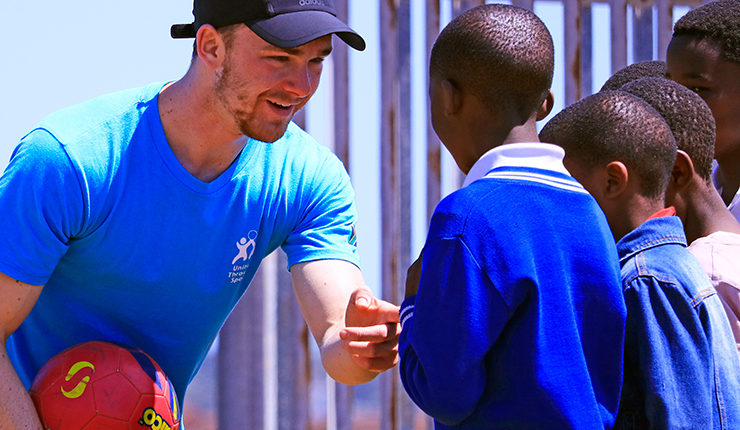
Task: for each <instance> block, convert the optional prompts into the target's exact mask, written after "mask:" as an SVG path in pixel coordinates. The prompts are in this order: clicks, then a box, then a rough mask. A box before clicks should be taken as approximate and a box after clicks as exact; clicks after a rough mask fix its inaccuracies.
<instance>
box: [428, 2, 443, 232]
mask: <svg viewBox="0 0 740 430" xmlns="http://www.w3.org/2000/svg"><path fill="white" fill-rule="evenodd" d="M439 1H440V0H426V12H425V13H426V19H425V40H426V49H427V57H426V58H427V63H426V64H427V66H428V65H429V55H430V54H431V52H432V47H433V46H434V41H435V40H437V35H438V34H439V30H440V29H439V26H440V22H439V21H440V7H439ZM424 76H426V77H427V87H429V82H428V79H429V74H428V73H425V74H424ZM424 100H425V102H424V106H425V107H426V110H427V175H426V181H427V218H426V220H427V222H429V220H430V219H431V217H432V213H434V208H435V207H436V206H437V203H439V200H440V199H441V198H442V144H441V143H440V141H439V138H438V137H437V133H436V132H435V131H434V127H432V116H431V110H430V108H429V97H426V98H425V99H424Z"/></svg>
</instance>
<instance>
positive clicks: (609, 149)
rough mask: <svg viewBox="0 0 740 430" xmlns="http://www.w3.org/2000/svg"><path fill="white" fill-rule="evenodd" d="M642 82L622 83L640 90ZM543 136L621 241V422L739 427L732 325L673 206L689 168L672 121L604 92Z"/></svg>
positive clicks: (629, 425) (622, 95)
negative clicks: (558, 148) (671, 197)
mask: <svg viewBox="0 0 740 430" xmlns="http://www.w3.org/2000/svg"><path fill="white" fill-rule="evenodd" d="M641 81H642V80H641ZM638 82H640V81H636V82H634V83H632V84H628V85H626V86H624V87H622V88H624V89H630V91H635V92H638V90H640V88H639V87H638V86H637V85H638V84H637V83H638ZM656 91H662V92H665V93H668V92H670V88H666V87H662V88H661V87H656V86H653V87H649V90H648V91H646V92H645V93H644V94H645V96H646V97H648V96H649V97H650V98H651V103H655V105H656V106H657V107H659V108H660V109H661V110H664V109H665V112H669V110H668V109H670V107H669V106H667V105H666V103H668V104H670V103H672V102H678V100H679V99H678V97H676V96H674V97H670V96H668V97H662V101H661V100H659V99H660V97H656V96H655V95H654V93H655V92H656ZM661 104H662V106H661ZM688 119H689V120H690V119H691V118H688ZM710 126H711V125H710ZM708 132H710V133H711V130H709V131H708ZM540 137H541V138H543V139H548V140H549V141H550V142H554V143H556V144H558V145H562V146H563V147H564V148H565V153H566V156H565V166H566V167H567V168H568V170H569V171H570V172H572V173H573V176H574V177H576V178H577V179H578V180H579V181H581V183H582V184H583V185H584V187H585V188H586V189H587V190H588V191H589V192H590V193H591V194H593V195H594V197H595V198H596V200H597V201H598V202H599V205H600V206H601V208H602V209H603V210H604V213H605V214H606V218H607V220H608V221H609V225H610V227H611V230H612V232H613V233H614V237H615V238H616V239H617V240H618V242H617V251H618V252H619V257H620V264H621V277H622V288H623V290H624V298H625V302H626V305H627V328H626V334H625V360H624V361H625V363H624V388H623V392H622V396H621V402H620V406H619V414H618V417H617V425H616V427H617V428H624V429H649V428H655V429H679V428H680V429H730V428H733V429H736V428H738V426H739V425H740V384H739V380H740V378H739V377H738V375H740V362H739V361H738V356H737V352H736V351H735V347H734V343H733V338H732V333H731V331H730V326H729V323H728V321H727V317H726V316H725V314H724V310H723V308H722V304H721V302H720V300H719V297H718V296H717V293H716V291H715V290H714V288H713V287H712V285H711V283H710V281H709V278H708V277H707V276H706V275H705V273H704V271H703V270H702V268H701V266H700V265H699V262H698V261H696V259H695V258H694V257H693V256H692V255H691V254H690V253H689V252H688V251H687V250H686V237H685V235H684V228H683V225H682V223H681V219H680V218H679V217H678V216H674V215H676V210H675V208H673V207H669V208H665V204H664V202H665V192H666V189H667V186H668V183H669V180H672V179H671V177H672V176H676V175H678V174H679V173H680V172H679V171H678V170H676V168H674V161H675V160H676V154H677V149H676V142H675V140H674V136H673V134H672V133H671V129H670V128H669V126H668V124H666V122H665V121H664V118H663V117H661V115H660V114H659V113H658V111H656V110H655V109H654V108H653V107H651V106H650V105H649V104H648V103H647V102H646V101H645V100H643V99H641V98H638V97H637V96H635V95H633V94H630V93H628V92H625V91H604V92H601V93H598V94H595V95H592V96H590V97H587V98H585V99H583V100H581V101H579V102H577V103H575V104H573V105H571V106H569V107H567V108H566V109H564V110H563V111H562V112H560V113H559V114H558V115H556V116H555V117H554V118H553V119H552V120H550V122H549V123H548V124H547V125H546V126H545V127H544V128H543V129H542V132H541V133H540ZM684 155H685V154H684Z"/></svg>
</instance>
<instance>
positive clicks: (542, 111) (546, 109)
mask: <svg viewBox="0 0 740 430" xmlns="http://www.w3.org/2000/svg"><path fill="white" fill-rule="evenodd" d="M553 106H555V96H553V95H552V91H550V90H547V97H545V100H543V101H542V105H540V107H539V109H537V121H542V120H543V119H545V118H547V116H548V115H550V112H551V111H552V107H553Z"/></svg>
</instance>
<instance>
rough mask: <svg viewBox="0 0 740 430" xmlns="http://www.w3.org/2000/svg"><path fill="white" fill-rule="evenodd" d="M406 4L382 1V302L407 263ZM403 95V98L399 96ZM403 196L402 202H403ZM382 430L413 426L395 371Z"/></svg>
mask: <svg viewBox="0 0 740 430" xmlns="http://www.w3.org/2000/svg"><path fill="white" fill-rule="evenodd" d="M410 24H411V23H410V4H409V0H385V1H381V2H380V35H381V36H380V37H381V42H380V44H381V64H382V67H381V151H380V154H381V155H380V157H381V209H382V210H381V212H382V215H381V216H382V226H383V229H384V231H383V237H382V244H381V248H382V251H381V259H382V264H381V267H382V272H383V273H382V284H383V298H384V299H386V300H388V301H391V302H393V303H399V302H400V299H402V298H403V297H402V296H403V290H402V285H403V279H404V278H405V274H406V268H407V267H408V265H409V264H410V249H411V229H410V219H411V202H410V198H409V197H410V194H409V193H410V175H411V172H410V170H411V169H410V166H411V162H410V156H411V145H410V122H411V107H410V106H411V105H410V103H411V100H410V85H409V83H410V27H411V25H410ZM402 94H405V96H403V95H402ZM404 196H406V198H404ZM381 389H382V417H383V418H382V423H381V426H382V427H381V428H383V429H390V430H400V429H407V428H411V426H412V423H411V422H410V421H409V419H412V418H410V417H412V416H413V409H411V408H412V406H411V402H410V400H408V396H407V395H406V393H405V391H404V390H403V387H402V386H401V383H400V379H399V375H398V367H395V368H393V369H392V370H391V371H389V372H385V373H384V374H383V375H381Z"/></svg>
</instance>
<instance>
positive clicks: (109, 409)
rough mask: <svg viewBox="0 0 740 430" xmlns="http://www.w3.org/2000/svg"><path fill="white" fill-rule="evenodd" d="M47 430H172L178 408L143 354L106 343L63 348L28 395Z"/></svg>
mask: <svg viewBox="0 0 740 430" xmlns="http://www.w3.org/2000/svg"><path fill="white" fill-rule="evenodd" d="M29 393H30V394H31V398H32V399H33V402H34V404H35V405H36V410H37V411H38V413H39V416H40V417H41V423H42V424H43V426H44V428H45V429H47V430H83V429H84V430H132V429H136V430H177V429H179V427H180V407H179V405H178V403H177V395H176V394H175V390H174V388H173V387H172V384H171V383H170V380H169V379H168V378H167V376H166V375H165V374H164V372H163V371H162V368H161V367H159V365H158V364H157V363H156V362H155V361H154V360H153V359H152V358H151V357H150V356H149V355H147V354H146V353H145V352H144V351H142V350H140V349H138V348H133V347H129V346H126V345H120V344H113V343H109V342H99V341H93V342H86V343H82V344H79V345H76V346H73V347H71V348H68V349H66V350H64V351H62V352H60V353H59V354H57V355H56V356H54V357H53V358H52V359H51V360H49V361H48V362H47V363H46V364H45V365H44V367H42V368H41V370H40V371H39V373H38V375H36V379H34V381H33V384H32V386H31V389H30V390H29Z"/></svg>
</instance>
